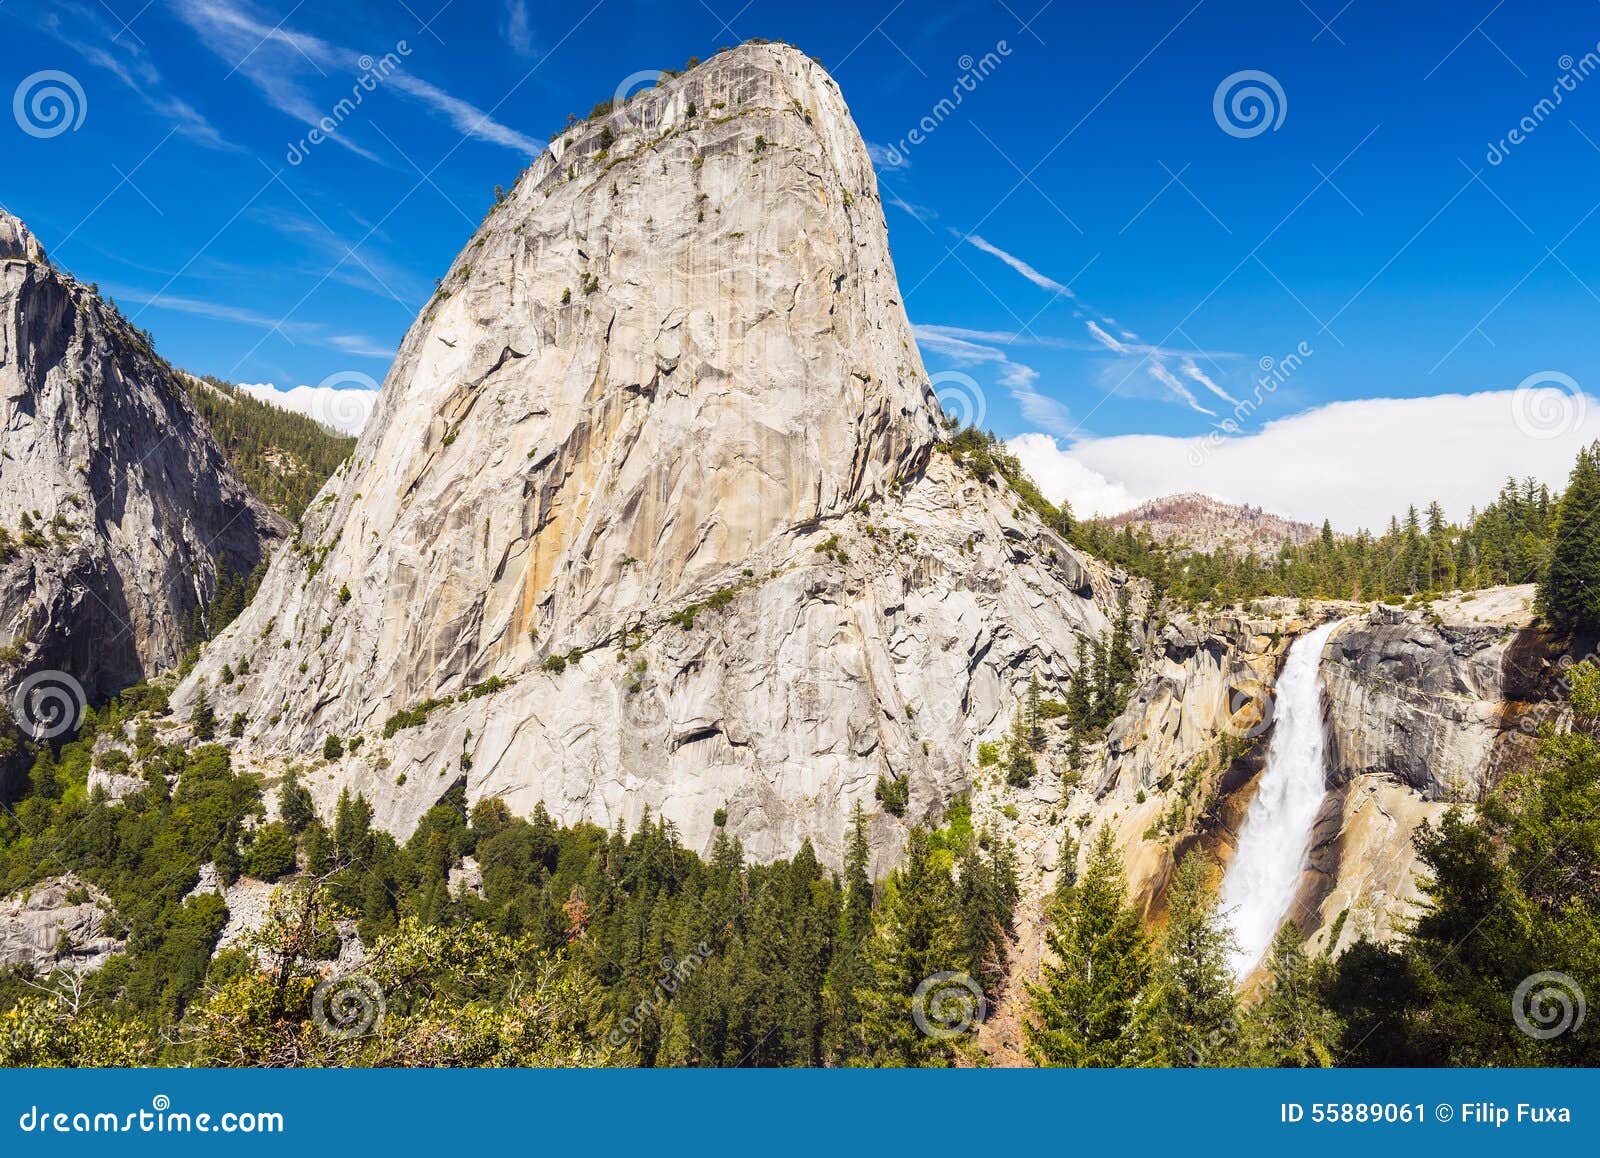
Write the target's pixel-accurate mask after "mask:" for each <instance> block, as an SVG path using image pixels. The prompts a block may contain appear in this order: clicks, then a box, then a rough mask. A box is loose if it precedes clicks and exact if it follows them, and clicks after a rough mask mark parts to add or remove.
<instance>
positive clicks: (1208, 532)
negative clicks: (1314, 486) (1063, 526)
mask: <svg viewBox="0 0 1600 1158" xmlns="http://www.w3.org/2000/svg"><path fill="white" fill-rule="evenodd" d="M1101 521H1102V522H1103V523H1105V524H1106V526H1108V527H1111V528H1113V529H1115V530H1121V529H1122V528H1123V527H1132V528H1133V529H1134V530H1135V531H1141V532H1143V533H1145V534H1147V535H1149V536H1150V537H1151V538H1153V539H1155V540H1156V541H1157V542H1161V543H1168V544H1171V545H1172V546H1174V547H1179V548H1185V549H1187V550H1190V551H1197V552H1200V553H1201V554H1210V553H1211V552H1212V551H1220V550H1227V551H1231V552H1233V553H1235V554H1239V555H1243V554H1246V553H1250V552H1254V553H1255V554H1257V555H1271V554H1275V553H1276V552H1277V550H1278V548H1279V547H1281V546H1283V545H1284V543H1286V542H1287V543H1293V544H1295V545H1296V546H1298V545H1300V544H1303V543H1308V542H1310V541H1311V540H1312V539H1314V538H1316V536H1317V528H1316V527H1313V526H1312V525H1311V524H1310V523H1302V522H1297V521H1295V520H1294V519H1285V518H1283V517H1282V516H1279V515H1274V514H1271V513H1270V512H1268V511H1264V510H1262V509H1261V508H1260V507H1251V506H1242V505H1239V504H1236V503H1224V502H1221V501H1219V500H1217V499H1214V498H1212V497H1211V496H1210V495H1202V494H1182V495H1168V496H1166V497H1164V498H1159V499H1151V500H1150V501H1149V502H1147V503H1142V504H1140V505H1139V506H1137V507H1135V508H1133V509H1132V510H1131V511H1124V512H1123V513H1122V514H1120V515H1111V516H1109V517H1108V518H1105V519H1102V520H1101Z"/></svg>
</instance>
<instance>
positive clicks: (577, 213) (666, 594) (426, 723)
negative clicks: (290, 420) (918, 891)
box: [174, 44, 1123, 863]
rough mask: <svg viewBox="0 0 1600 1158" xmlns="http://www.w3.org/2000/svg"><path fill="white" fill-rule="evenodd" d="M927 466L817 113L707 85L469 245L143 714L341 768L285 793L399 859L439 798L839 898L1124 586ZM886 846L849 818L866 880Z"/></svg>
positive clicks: (860, 172) (641, 105)
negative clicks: (332, 452)
mask: <svg viewBox="0 0 1600 1158" xmlns="http://www.w3.org/2000/svg"><path fill="white" fill-rule="evenodd" d="M939 437H940V413H939V409H938V404H937V402H936V401H935V399H934V397H933V394H932V392H931V390H930V388H929V385H928V380H927V375H926V372H925V371H924V369H923V366H922V363H921V360H920V358H919V356H918V353H917V349H916V346H915V344H914V343H913V341H912V337H911V333H910V327H909V325H908V323H907V320H906V316H905V311H904V308H903V307H902V305H901V302H900V297H899V290H898V288H897V286H896V282H895V275H894V268H893V265H892V263H891V261H890V257H889V250H888V243H887V236H886V228H885V224H884V219H883V212H882V206H881V202H880V200H879V196H878V190H877V187H876V181H875V178H874V174H873V169H872V165H871V162H870V160H869V159H868V157H867V153H866V149H865V147H864V145H863V142H862V140H861V137H860V135H859V134H858V132H857V131H856V129H855V126H854V125H853V123H852V121H851V119H850V116H849V112H848V110H847V109H846V107H845V104H844V101H843V98H842V97H841V95H840V92H839V89H838V87H837V85H836V84H835V83H834V82H833V80H832V79H831V78H829V77H828V76H827V74H826V73H825V72H824V71H823V70H822V69H821V68H820V67H819V66H818V65H817V64H815V63H814V62H812V61H811V60H810V59H808V58H807V57H805V56H804V55H802V54H800V53H799V52H797V51H795V50H793V49H790V48H787V47H783V46H777V45H754V44H752V45H745V46H743V47H741V48H737V49H733V50H730V51H727V52H723V53H720V54H718V55H717V56H716V57H715V58H713V59H712V60H710V61H708V62H707V63H705V64H703V65H701V66H700V67H698V68H696V69H694V70H692V71H691V72H689V73H688V74H686V75H684V76H682V77H679V78H676V79H673V80H669V81H667V82H665V83H664V84H662V85H661V86H660V87H658V88H656V89H654V90H653V91H650V92H647V93H645V94H643V95H641V96H638V97H636V98H635V99H634V100H632V101H630V102H629V103H628V104H627V105H626V106H624V107H623V108H622V109H620V110H616V111H614V112H612V113H611V114H610V115H607V116H602V117H599V118H595V119H593V120H591V121H590V122H589V123H587V124H585V125H581V126H578V127H577V128H575V129H572V130H569V131H568V132H567V133H566V134H564V135H563V136H562V137H561V138H560V139H558V140H557V141H556V142H555V143H554V144H553V145H552V148H551V150H550V152H549V154H547V155H546V156H544V157H542V158H541V159H540V160H539V161H538V162H537V163H536V164H535V165H534V166H533V167H532V168H531V169H530V170H529V171H527V172H526V173H524V174H523V176H522V177H521V179H520V180H519V181H518V182H517V184H516V185H515V187H514V188H513V189H512V190H511V192H510V193H509V194H508V195H507V197H506V198H505V200H504V201H503V202H502V203H501V204H500V205H498V206H497V207H496V208H495V209H494V210H493V211H492V212H491V214H490V215H489V217H488V219H487V220H486V221H485V223H484V225H483V227H482V228H481V229H480V230H479V231H478V233H477V234H476V236H474V237H473V238H472V239H471V241H470V242H469V243H468V245H467V246H466V248H465V249H464V250H463V251H462V253H461V255H460V256H459V257H458V258H457V259H456V261H455V263H454V264H453V266H452V268H451V270H450V272H449V273H448V275H447V276H446V277H445V278H444V279H443V281H442V284H441V289H440V291H439V293H438V295H437V296H436V297H435V299H434V300H433V301H432V302H431V303H430V304H429V306H428V307H427V308H426V310H425V311H424V312H423V314H422V316H421V317H420V318H419V319H418V321H417V322H416V324H415V325H414V326H413V328H412V330H411V332H410V333H409V335H408V336H407V337H406V339H405V341H404V343H403V345H402V347H401V350H400V354H399V357H398V358H397V360H396V362H395V365H394V367H393V369H392V370H391V372H390V374H389V376H388V378H387V380H386V381H385V383H384V387H383V393H382V396H381V399H380V401H379V403H378V407H377V409H376V411H375V413H374V414H373V416H372V419H371V421H370V422H369V423H368V425H367V427H366V429H365V430H364V431H363V433H362V436H361V438H360V441H359V443H358V444H357V447H356V450H355V452H354V454H353V456H352V458H351V459H350V461H349V462H348V464H347V465H346V466H345V467H344V468H343V469H341V470H340V472H339V473H338V474H336V476H335V477H334V478H333V479H332V480H331V481H330V482H329V484H328V485H327V486H326V487H325V488H324V490H323V492H322V494H321V495H320V496H319V497H318V499H317V500H316V501H315V502H314V503H313V504H312V506H311V508H310V509H309V511H308V512H307V515H306V518H305V520H304V524H303V526H302V529H301V532H300V536H299V538H298V540H297V541H296V543H295V545H294V549H293V550H292V551H285V552H283V553H282V554H281V555H280V556H279V557H278V558H277V559H276V560H275V561H274V563H273V565H272V567H271V570H270V571H269V573H268V575H267V577H266V580H265V581H264V583H263V585H262V588H261V591H260V594H259V595H258V597H257V598H256V600H255V601H254V603H253V604H252V605H251V607H250V608H249V609H248V610H247V612H246V613H245V614H244V615H243V616H242V617H241V618H240V619H239V620H238V621H237V622H236V623H235V624H234V625H233V627H232V628H231V629H230V630H229V631H228V632H226V633H225V635H224V636H223V637H222V638H220V639H218V640H217V641H215V642H214V643H213V644H212V645H211V646H210V647H209V648H208V649H207V652H206V654H205V655H204V656H203V657H202V659H201V662H200V663H199V665H198V666H197V667H196V669H195V671H194V672H193V674H192V676H191V677H190V678H189V679H188V680H187V681H186V682H185V683H184V684H183V685H182V686H181V687H180V688H179V690H178V692H177V693H176V696H175V700H174V702H175V706H176V707H177V709H178V710H179V711H182V710H183V709H184V707H185V706H186V705H187V704H188V703H190V702H192V700H193V698H194V697H195V695H196V694H197V693H198V691H199V689H200V688H201V687H206V688H208V689H209V691H210V694H211V695H212V696H213V697H214V698H215V699H216V700H217V703H218V711H219V712H221V713H227V714H228V715H230V716H231V714H232V713H235V712H238V713H242V714H243V716H244V718H245V720H246V727H245V735H244V737H243V739H242V741H241V745H240V751H241V753H242V754H243V755H244V756H245V757H246V758H247V759H251V760H255V761H258V762H260V763H262V764H263V765H264V766H281V763H282V762H283V761H284V760H286V759H300V760H306V759H310V758H314V757H316V756H317V754H319V753H322V752H323V751H324V747H325V745H326V744H327V737H328V736H330V735H334V736H338V737H340V747H341V748H342V749H343V753H344V754H343V755H341V756H339V757H337V758H335V759H333V760H332V762H330V763H329V764H327V765H326V766H325V767H324V768H322V769H320V770H318V771H317V772H316V773H315V774H313V775H311V776H309V777H308V778H307V786H308V787H310V788H311V789H312V791H313V793H314V794H316V796H317V797H318V799H319V801H320V802H321V803H323V804H324V805H326V804H328V803H329V802H330V801H331V799H332V798H333V797H334V796H335V795H337V793H338V792H339V791H340V789H342V788H345V787H348V788H350V789H352V790H360V791H362V792H363V793H365V794H366V796H367V797H368V799H369V800H370V801H372V803H373V805H374V807H375V810H376V816H377V819H378V820H379V821H380V822H381V823H383V824H384V825H386V826H387V827H389V828H391V829H393V830H395V831H396V832H399V833H401V834H404V833H406V832H409V831H410V829H411V827H412V826H413V825H414V824H415V822H416V821H417V819H418V818H419V817H420V816H421V814H422V813H423V812H424V811H425V810H426V809H427V808H428V807H429V806H430V805H432V804H433V803H434V802H435V801H436V800H437V799H438V798H439V797H440V795H441V794H442V793H443V792H444V791H446V790H447V789H448V788H449V787H450V786H451V785H452V784H453V783H455V782H456V781H457V780H458V778H462V777H464V778H465V781H466V786H467V794H468V799H469V801H477V800H479V799H483V798H485V797H500V798H503V799H504V800H505V801H506V802H507V803H508V805H510V807H511V808H512V810H513V811H514V812H516V813H524V814H525V813H526V812H528V811H529V810H530V809H531V808H532V807H533V805H534V804H535V803H536V802H538V801H541V800H542V801H543V802H544V803H545V805H546V807H547V808H548V809H549V810H550V812H551V813H552V814H553V815H554V816H555V817H556V818H557V819H560V820H565V821H572V820H577V819H579V818H586V819H590V820H596V821H600V822H603V823H606V824H615V823H616V822H618V821H624V822H627V823H629V824H633V823H636V822H637V821H638V820H639V818H640V817H641V815H642V814H643V813H644V811H645V810H646V809H649V810H651V811H652V812H655V813H664V814H665V815H666V816H667V817H668V818H669V819H671V820H672V821H674V822H675V823H676V824H677V825H678V826H679V827H680V829H681V830H682V831H683V833H684V834H685V837H686V838H687V839H688V840H689V842H690V843H691V844H692V845H696V846H700V847H704V846H705V845H706V844H707V843H708V842H709V839H710V836H711V833H712V831H713V827H712V826H713V823H714V817H716V816H717V815H718V813H719V810H723V814H724V815H725V817H726V823H727V825H728V827H729V829H730V830H731V831H733V832H734V833H735V834H736V835H738V836H740V837H741V838H743V839H744V840H745V842H746V846H747V848H748V849H749V850H750V852H751V853H752V854H753V855H755V856H757V857H771V856H776V855H780V854H783V853H787V852H792V851H793V850H794V849H795V848H796V847H797V846H798V845H799V843H800V842H801V840H802V839H805V838H808V837H809V838H811V839H812V840H813V841H814V842H816V844H817V846H818V850H819V853H820V854H821V855H822V856H823V857H824V858H825V859H828V860H831V861H834V862H835V863H836V862H837V860H838V856H839V850H840V845H841V839H842V836H843V832H844V828H845V824H846V822H847V819H848V816H849V813H850V810H851V808H852V806H853V805H855V804H857V803H861V804H863V805H866V806H867V807H868V808H869V810H870V809H872V808H874V807H875V805H874V794H875V788H876V786H877V785H878V784H879V782H880V778H882V780H883V781H885V782H887V783H889V784H890V785H891V787H893V785H894V784H895V782H897V781H904V782H905V783H904V787H905V788H906V789H907V790H908V792H909V807H908V809H907V810H906V814H905V818H904V819H905V821H906V822H910V821H918V820H926V819H928V818H930V817H934V816H937V815H938V814H940V813H941V812H942V810H943V808H944V806H945V805H946V804H947V803H948V801H949V800H950V798H951V797H953V796H954V795H955V794H956V793H958V792H960V791H963V790H965V789H966V788H967V787H968V784H969V779H970V772H969V768H970V767H971V763H972V754H973V751H974V749H975V746H976V742H977V740H978V739H979V738H980V737H993V736H996V735H998V734H999V733H1000V732H1001V731H1003V730H1004V728H1005V727H1006V725H1007V723H1008V722H1009V720H1010V718H1011V716H1012V714H1013V712H1014V710H1015V708H1016V706H1017V703H1018V701H1019V699H1020V696H1021V694H1022V689H1023V688H1024V687H1025V685H1026V684H1027V681H1028V678H1029V675H1030V673H1035V672H1037V673H1038V674H1039V676H1040V677H1041V679H1042V680H1043V681H1044V684H1045V687H1046V691H1047V694H1052V693H1056V694H1058V693H1059V691H1060V688H1061V686H1062V683H1063V681H1064V680H1065V678H1066V676H1067V674H1068V672H1069V669H1070V666H1071V663H1072V660H1071V658H1070V657H1072V655H1073V654H1074V651H1075V645H1076V640H1077V638H1078V636H1079V635H1082V634H1091V635H1092V634H1097V633H1099V632H1100V631H1102V630H1104V629H1105V627H1106V611H1107V609H1108V608H1109V607H1111V606H1112V605H1113V604H1114V597H1115V586H1116V585H1117V584H1119V583H1121V582H1123V577H1122V576H1120V575H1117V574H1112V573H1110V572H1109V571H1108V570H1107V569H1105V568H1103V567H1101V566H1099V565H1098V564H1096V563H1094V562H1092V561H1090V560H1087V559H1084V558H1082V557H1080V556H1078V555H1077V554H1076V553H1075V552H1074V551H1073V550H1072V549H1071V548H1070V547H1069V546H1068V545H1067V544H1066V543H1065V542H1064V541H1062V540H1061V539H1060V538H1059V537H1058V536H1057V535H1055V534H1054V533H1053V532H1051V531H1050V530H1048V529H1047V528H1045V527H1044V526H1043V525H1042V524H1041V523H1040V522H1039V520H1038V519H1037V518H1035V517H1034V516H1033V514H1032V513H1031V512H1029V511H1028V510H1027V509H1026V508H1025V507H1023V506H1022V505H1021V504H1020V503H1018V502H1017V500H1016V498H1015V496H1013V495H1011V494H1010V493H1009V492H1008V491H1007V490H1005V489H1004V487H1003V484H998V483H980V482H978V481H976V480H974V479H972V478H971V477H969V476H968V475H967V474H966V472H965V471H963V470H962V469H961V468H960V467H958V466H957V465H956V464H955V463H954V462H952V461H951V460H950V459H949V458H948V457H947V456H944V455H942V454H940V453H938V446H939ZM245 660H248V663H249V676H248V678H247V679H244V680H239V681H235V682H234V683H232V684H225V683H224V682H223V681H222V679H221V678H220V675H221V672H222V669H223V666H224V665H225V664H226V665H230V667H231V669H232V670H234V671H238V670H239V669H240V666H241V661H245ZM328 750H329V751H330V752H331V751H332V750H333V748H332V747H331V746H330V747H329V748H328ZM902 832H903V828H902V823H901V822H900V821H898V820H896V819H895V818H894V817H892V816H890V815H888V814H887V813H884V812H880V813H879V814H878V818H877V820H876V822H875V830H874V843H875V846H876V847H877V849H878V850H879V852H880V853H881V854H890V853H892V852H893V850H894V849H895V848H897V847H898V841H899V839H900V834H901V833H902Z"/></svg>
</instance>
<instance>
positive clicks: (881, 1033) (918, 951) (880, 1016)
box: [857, 828, 960, 1066]
mask: <svg viewBox="0 0 1600 1158" xmlns="http://www.w3.org/2000/svg"><path fill="white" fill-rule="evenodd" d="M959 959H960V953H959V951H958V949H957V946H956V930H955V921H954V919H953V908H952V905H951V903H950V875H949V873H948V872H947V871H945V870H944V869H941V868H940V867H939V866H938V864H937V862H936V861H935V858H934V855H933V848H932V846H931V844H930V843H929V841H928V834H927V833H926V832H925V831H923V830H922V829H920V828H914V829H912V830H911V835H910V837H909V839H908V840H907V844H906V863H905V867H904V868H902V869H901V870H900V871H899V872H897V873H895V874H894V879H893V880H892V882H891V887H890V889H889V897H888V900H887V901H885V903H884V906H883V908H882V910H881V911H880V913H879V915H878V926H877V936H876V937H874V938H873V939H872V941H871V942H870V944H869V948H868V952H867V961H866V969H865V974H866V979H867V985H866V987H865V988H862V989H860V990H858V991H857V998H858V1000H859V1001H860V1002H861V1008H862V1031H863V1036H864V1038H865V1040H866V1043H867V1050H868V1056H869V1058H870V1060H871V1061H872V1062H873V1064H875V1065H891V1066H946V1065H949V1064H950V1054H951V1051H950V1047H949V1045H948V1044H947V1042H946V1041H945V1040H944V1039H942V1038H936V1037H932V1036H930V1035H928V1034H925V1033H923V1032H922V1030H921V1029H920V1028H919V1027H918V1025H917V1022H916V1019H915V1018H914V1016H913V1004H912V1003H913V998H914V997H915V996H916V992H917V988H918V986H920V985H922V983H923V982H924V981H927V980H928V979H929V978H931V977H933V976H934V975H935V974H940V973H950V972H952V971H955V970H956V969H957V968H958V964H959ZM924 1017H926V1012H925V1013H924Z"/></svg>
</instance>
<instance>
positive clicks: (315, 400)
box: [239, 382, 378, 434]
mask: <svg viewBox="0 0 1600 1158" xmlns="http://www.w3.org/2000/svg"><path fill="white" fill-rule="evenodd" d="M239 389H240V390H243V391H244V392H245V393H246V394H248V395H250V396H251V397H252V398H259V399H261V401H263V402H269V403H271V404H272V405H274V406H277V407H279V408H280V409H283V410H293V411H295V412H296V413H297V414H308V415H310V416H311V417H312V418H315V419H316V420H317V421H318V422H320V423H322V424H323V425H325V426H331V427H333V428H334V429H335V430H342V431H344V432H345V433H346V434H360V433H361V428H362V427H363V426H365V425H366V423H367V419H368V418H369V417H371V415H372V408H373V406H374V405H376V404H377V401H378V392H377V391H376V390H363V389H360V388H358V387H345V388H340V387H337V386H295V387H292V388H291V389H288V390H281V389H279V388H278V387H277V386H274V385H273V384H272V383H271V382H250V383H244V384H242V385H240V387H239Z"/></svg>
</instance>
